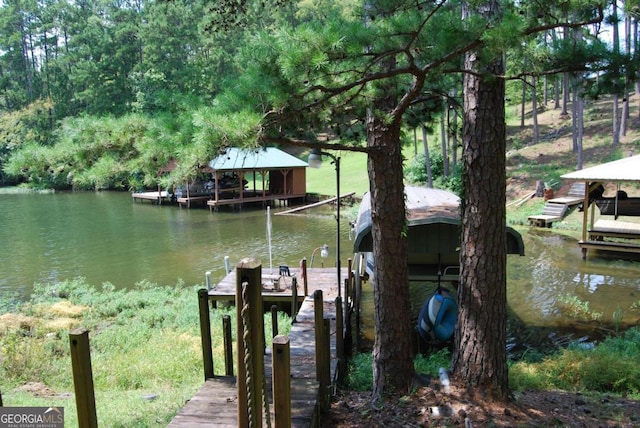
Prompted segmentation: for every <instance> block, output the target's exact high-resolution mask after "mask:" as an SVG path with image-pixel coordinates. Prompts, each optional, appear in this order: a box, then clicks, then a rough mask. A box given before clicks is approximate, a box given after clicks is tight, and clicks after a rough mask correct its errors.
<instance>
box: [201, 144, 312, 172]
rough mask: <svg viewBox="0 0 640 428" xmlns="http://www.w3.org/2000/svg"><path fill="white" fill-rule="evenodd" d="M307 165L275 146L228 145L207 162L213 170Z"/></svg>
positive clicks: (282, 167) (299, 166)
mask: <svg viewBox="0 0 640 428" xmlns="http://www.w3.org/2000/svg"><path fill="white" fill-rule="evenodd" d="M307 166H309V164H307V163H306V162H305V161H303V160H300V159H298V158H297V157H295V156H292V155H290V154H289V153H287V152H283V151H282V150H280V149H278V148H275V147H266V148H260V149H256V150H249V149H238V148H235V147H229V148H228V149H227V150H226V152H225V153H224V154H221V155H219V156H218V157H216V158H215V159H213V160H212V161H211V162H209V167H211V169H213V170H214V171H238V170H242V169H249V170H266V169H285V168H302V167H307Z"/></svg>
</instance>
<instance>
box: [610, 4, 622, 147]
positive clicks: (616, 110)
mask: <svg viewBox="0 0 640 428" xmlns="http://www.w3.org/2000/svg"><path fill="white" fill-rule="evenodd" d="M611 6H612V8H611V21H612V24H613V25H612V26H611V28H612V30H613V42H612V43H613V52H614V54H619V53H620V33H619V31H618V5H617V1H616V0H613V1H612V2H611ZM613 78H614V91H615V92H614V94H613V129H612V140H613V146H614V147H617V146H618V145H619V144H620V122H621V121H620V95H619V94H618V89H617V85H618V83H619V79H620V76H619V75H618V74H617V70H614V77H613Z"/></svg>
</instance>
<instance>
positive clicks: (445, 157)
mask: <svg viewBox="0 0 640 428" xmlns="http://www.w3.org/2000/svg"><path fill="white" fill-rule="evenodd" d="M446 118H447V116H446V113H443V114H442V118H441V119H440V143H441V144H440V146H441V147H442V163H443V165H442V173H443V175H444V176H445V177H449V152H448V150H447V131H446V129H445V124H444V121H445V120H446Z"/></svg>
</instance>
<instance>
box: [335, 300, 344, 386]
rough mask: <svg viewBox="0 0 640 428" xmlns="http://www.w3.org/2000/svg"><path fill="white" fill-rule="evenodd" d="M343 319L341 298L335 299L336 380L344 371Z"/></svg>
mask: <svg viewBox="0 0 640 428" xmlns="http://www.w3.org/2000/svg"><path fill="white" fill-rule="evenodd" d="M343 332H344V318H343V316H342V298H341V297H340V296H338V297H336V357H337V358H338V378H339V379H341V378H342V373H343V371H344V369H345V367H344V364H345V361H346V360H345V352H344V342H345V341H344V334H343Z"/></svg>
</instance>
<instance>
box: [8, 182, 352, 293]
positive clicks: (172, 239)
mask: <svg viewBox="0 0 640 428" xmlns="http://www.w3.org/2000/svg"><path fill="white" fill-rule="evenodd" d="M271 222H272V237H271V242H272V263H273V266H274V268H275V269H276V270H277V269H278V266H279V265H280V264H287V265H289V266H297V265H298V264H299V261H300V260H301V259H302V258H303V257H307V259H308V260H310V257H311V254H312V252H313V250H314V248H316V247H318V246H321V245H323V244H325V243H326V244H328V245H329V247H330V254H329V257H328V258H326V259H321V258H320V255H319V252H318V254H317V255H316V257H315V261H314V265H315V266H319V264H320V263H323V264H324V266H326V267H329V266H335V240H336V221H335V217H333V216H331V215H326V216H317V215H315V216H312V215H295V216H293V215H286V216H276V215H272V216H271ZM266 224H267V214H266V209H261V208H252V209H248V208H247V209H243V210H242V211H233V210H232V209H231V208H230V207H225V209H221V210H220V212H214V213H211V212H210V211H209V210H208V209H206V208H191V209H186V208H182V209H181V208H179V207H177V206H173V205H162V206H157V205H154V204H151V203H149V202H143V203H140V202H136V203H134V202H133V201H132V198H131V196H130V194H127V193H118V192H102V193H92V192H74V193H71V192H69V193H56V194H21V195H0V225H1V227H0V242H2V243H3V250H2V251H1V252H0V293H13V294H17V295H18V296H19V297H22V298H24V297H26V296H29V294H30V293H31V292H32V289H33V284H34V283H48V282H57V281H63V280H66V279H70V278H75V277H84V278H86V281H87V282H88V283H89V284H93V285H100V284H102V283H104V282H111V283H112V284H114V285H115V286H116V287H118V288H123V287H124V288H126V287H131V286H132V285H134V284H135V283H137V282H139V281H142V280H149V281H151V282H153V283H157V284H161V285H174V284H177V283H178V281H179V280H182V281H184V283H185V284H186V285H193V284H203V285H204V280H205V272H206V271H211V272H212V280H213V281H217V280H220V279H222V278H223V277H224V274H225V269H224V263H225V262H224V259H225V256H229V261H230V264H231V266H232V267H233V266H235V264H236V263H237V262H238V261H239V260H240V259H242V258H246V257H254V258H258V259H260V260H261V261H262V265H263V270H265V269H269V268H270V259H269V245H268V240H267V232H266V230H267V229H266ZM342 231H344V233H341V243H342V245H341V247H342V248H343V249H346V250H350V245H349V242H348V239H349V236H348V222H346V221H345V222H343V223H341V232H342ZM343 254H345V256H344V258H343V260H345V261H343V263H346V258H347V257H349V255H348V251H343Z"/></svg>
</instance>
